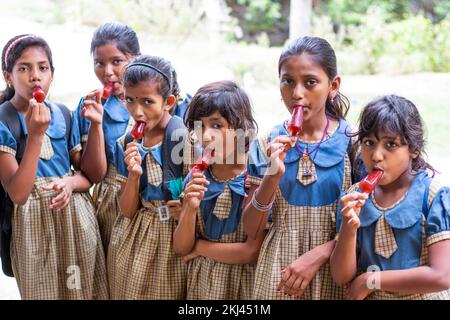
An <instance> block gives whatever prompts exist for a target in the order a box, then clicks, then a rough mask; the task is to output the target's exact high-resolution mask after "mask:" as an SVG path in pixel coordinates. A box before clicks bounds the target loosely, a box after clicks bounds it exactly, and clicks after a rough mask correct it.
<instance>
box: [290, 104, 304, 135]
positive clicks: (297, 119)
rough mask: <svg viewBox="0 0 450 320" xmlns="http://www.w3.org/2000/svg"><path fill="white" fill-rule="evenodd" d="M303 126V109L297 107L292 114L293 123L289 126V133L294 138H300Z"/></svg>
mask: <svg viewBox="0 0 450 320" xmlns="http://www.w3.org/2000/svg"><path fill="white" fill-rule="evenodd" d="M302 126H303V107H301V106H296V107H295V108H294V111H293V112H292V118H291V121H290V122H289V124H288V131H289V133H290V134H291V136H293V137H298V136H299V135H300V133H301V132H302Z"/></svg>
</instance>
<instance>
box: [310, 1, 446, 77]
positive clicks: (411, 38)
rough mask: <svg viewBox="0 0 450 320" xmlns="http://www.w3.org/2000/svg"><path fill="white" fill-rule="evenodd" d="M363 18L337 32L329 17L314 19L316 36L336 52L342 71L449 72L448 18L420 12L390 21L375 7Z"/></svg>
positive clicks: (368, 72)
mask: <svg viewBox="0 0 450 320" xmlns="http://www.w3.org/2000/svg"><path fill="white" fill-rule="evenodd" d="M364 17H365V18H364V19H363V21H362V22H361V24H359V25H349V26H346V27H344V28H341V29H339V31H338V32H337V33H334V31H333V28H332V21H331V19H329V18H328V19H327V18H323V17H315V18H314V20H313V23H314V28H313V30H314V33H315V35H318V36H321V37H324V38H326V39H327V40H329V42H330V43H331V44H332V45H333V47H334V48H335V50H336V51H337V53H338V59H339V64H338V65H339V66H340V68H341V72H344V73H350V74H376V73H388V74H404V73H413V72H423V71H434V72H450V62H449V61H450V53H449V52H450V51H449V49H450V19H449V18H450V17H449V18H446V19H443V20H442V21H441V22H439V23H436V24H433V23H432V22H431V21H430V20H429V19H427V18H425V17H424V16H423V15H417V16H409V17H407V18H406V19H403V20H399V21H394V22H390V23H389V22H388V17H387V16H386V14H385V13H384V12H383V10H382V9H380V8H375V7H370V8H369V9H368V12H367V14H366V15H365V16H364Z"/></svg>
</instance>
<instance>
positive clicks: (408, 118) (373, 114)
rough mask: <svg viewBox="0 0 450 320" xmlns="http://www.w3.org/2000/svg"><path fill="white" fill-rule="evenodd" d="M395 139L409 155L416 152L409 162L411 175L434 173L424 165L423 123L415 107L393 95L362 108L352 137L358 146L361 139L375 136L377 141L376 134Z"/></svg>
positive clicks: (378, 136) (429, 167)
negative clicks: (424, 171)
mask: <svg viewBox="0 0 450 320" xmlns="http://www.w3.org/2000/svg"><path fill="white" fill-rule="evenodd" d="M382 131H383V132H385V133H387V134H390V135H393V136H396V137H397V136H398V137H399V138H400V141H401V143H402V144H403V145H407V146H408V148H409V151H410V152H417V153H418V156H417V157H416V158H415V159H413V160H412V169H413V170H414V171H419V170H425V169H429V170H431V171H432V172H433V173H435V169H434V168H433V167H432V166H431V165H430V164H429V163H427V162H426V161H425V159H424V157H423V155H424V154H425V138H424V127H423V121H422V118H421V117H420V114H419V111H418V110H417V107H416V106H415V105H414V103H412V102H411V101H410V100H408V99H406V98H403V97H399V96H396V95H387V96H382V97H379V98H376V99H374V100H372V101H371V102H369V104H367V106H365V107H364V109H363V111H362V112H361V115H360V117H359V128H358V132H357V133H356V134H355V135H357V136H358V143H362V140H363V139H364V138H365V137H368V136H371V135H372V134H374V135H375V137H376V138H377V139H380V133H381V132H382Z"/></svg>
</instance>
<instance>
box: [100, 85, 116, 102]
mask: <svg viewBox="0 0 450 320" xmlns="http://www.w3.org/2000/svg"><path fill="white" fill-rule="evenodd" d="M113 88H114V83H112V82H107V83H106V84H105V85H104V86H103V91H102V98H103V99H105V100H108V98H109V96H110V95H111V93H112V91H113Z"/></svg>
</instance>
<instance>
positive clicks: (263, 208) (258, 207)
mask: <svg viewBox="0 0 450 320" xmlns="http://www.w3.org/2000/svg"><path fill="white" fill-rule="evenodd" d="M258 189H259V188H258ZM258 189H256V190H255V192H254V193H253V197H252V206H253V207H254V208H255V209H256V210H258V211H261V212H267V211H269V210H270V209H272V205H273V202H274V200H275V194H274V196H273V198H272V200H270V202H269V203H268V204H261V203H259V202H258V200H256V192H258Z"/></svg>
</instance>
